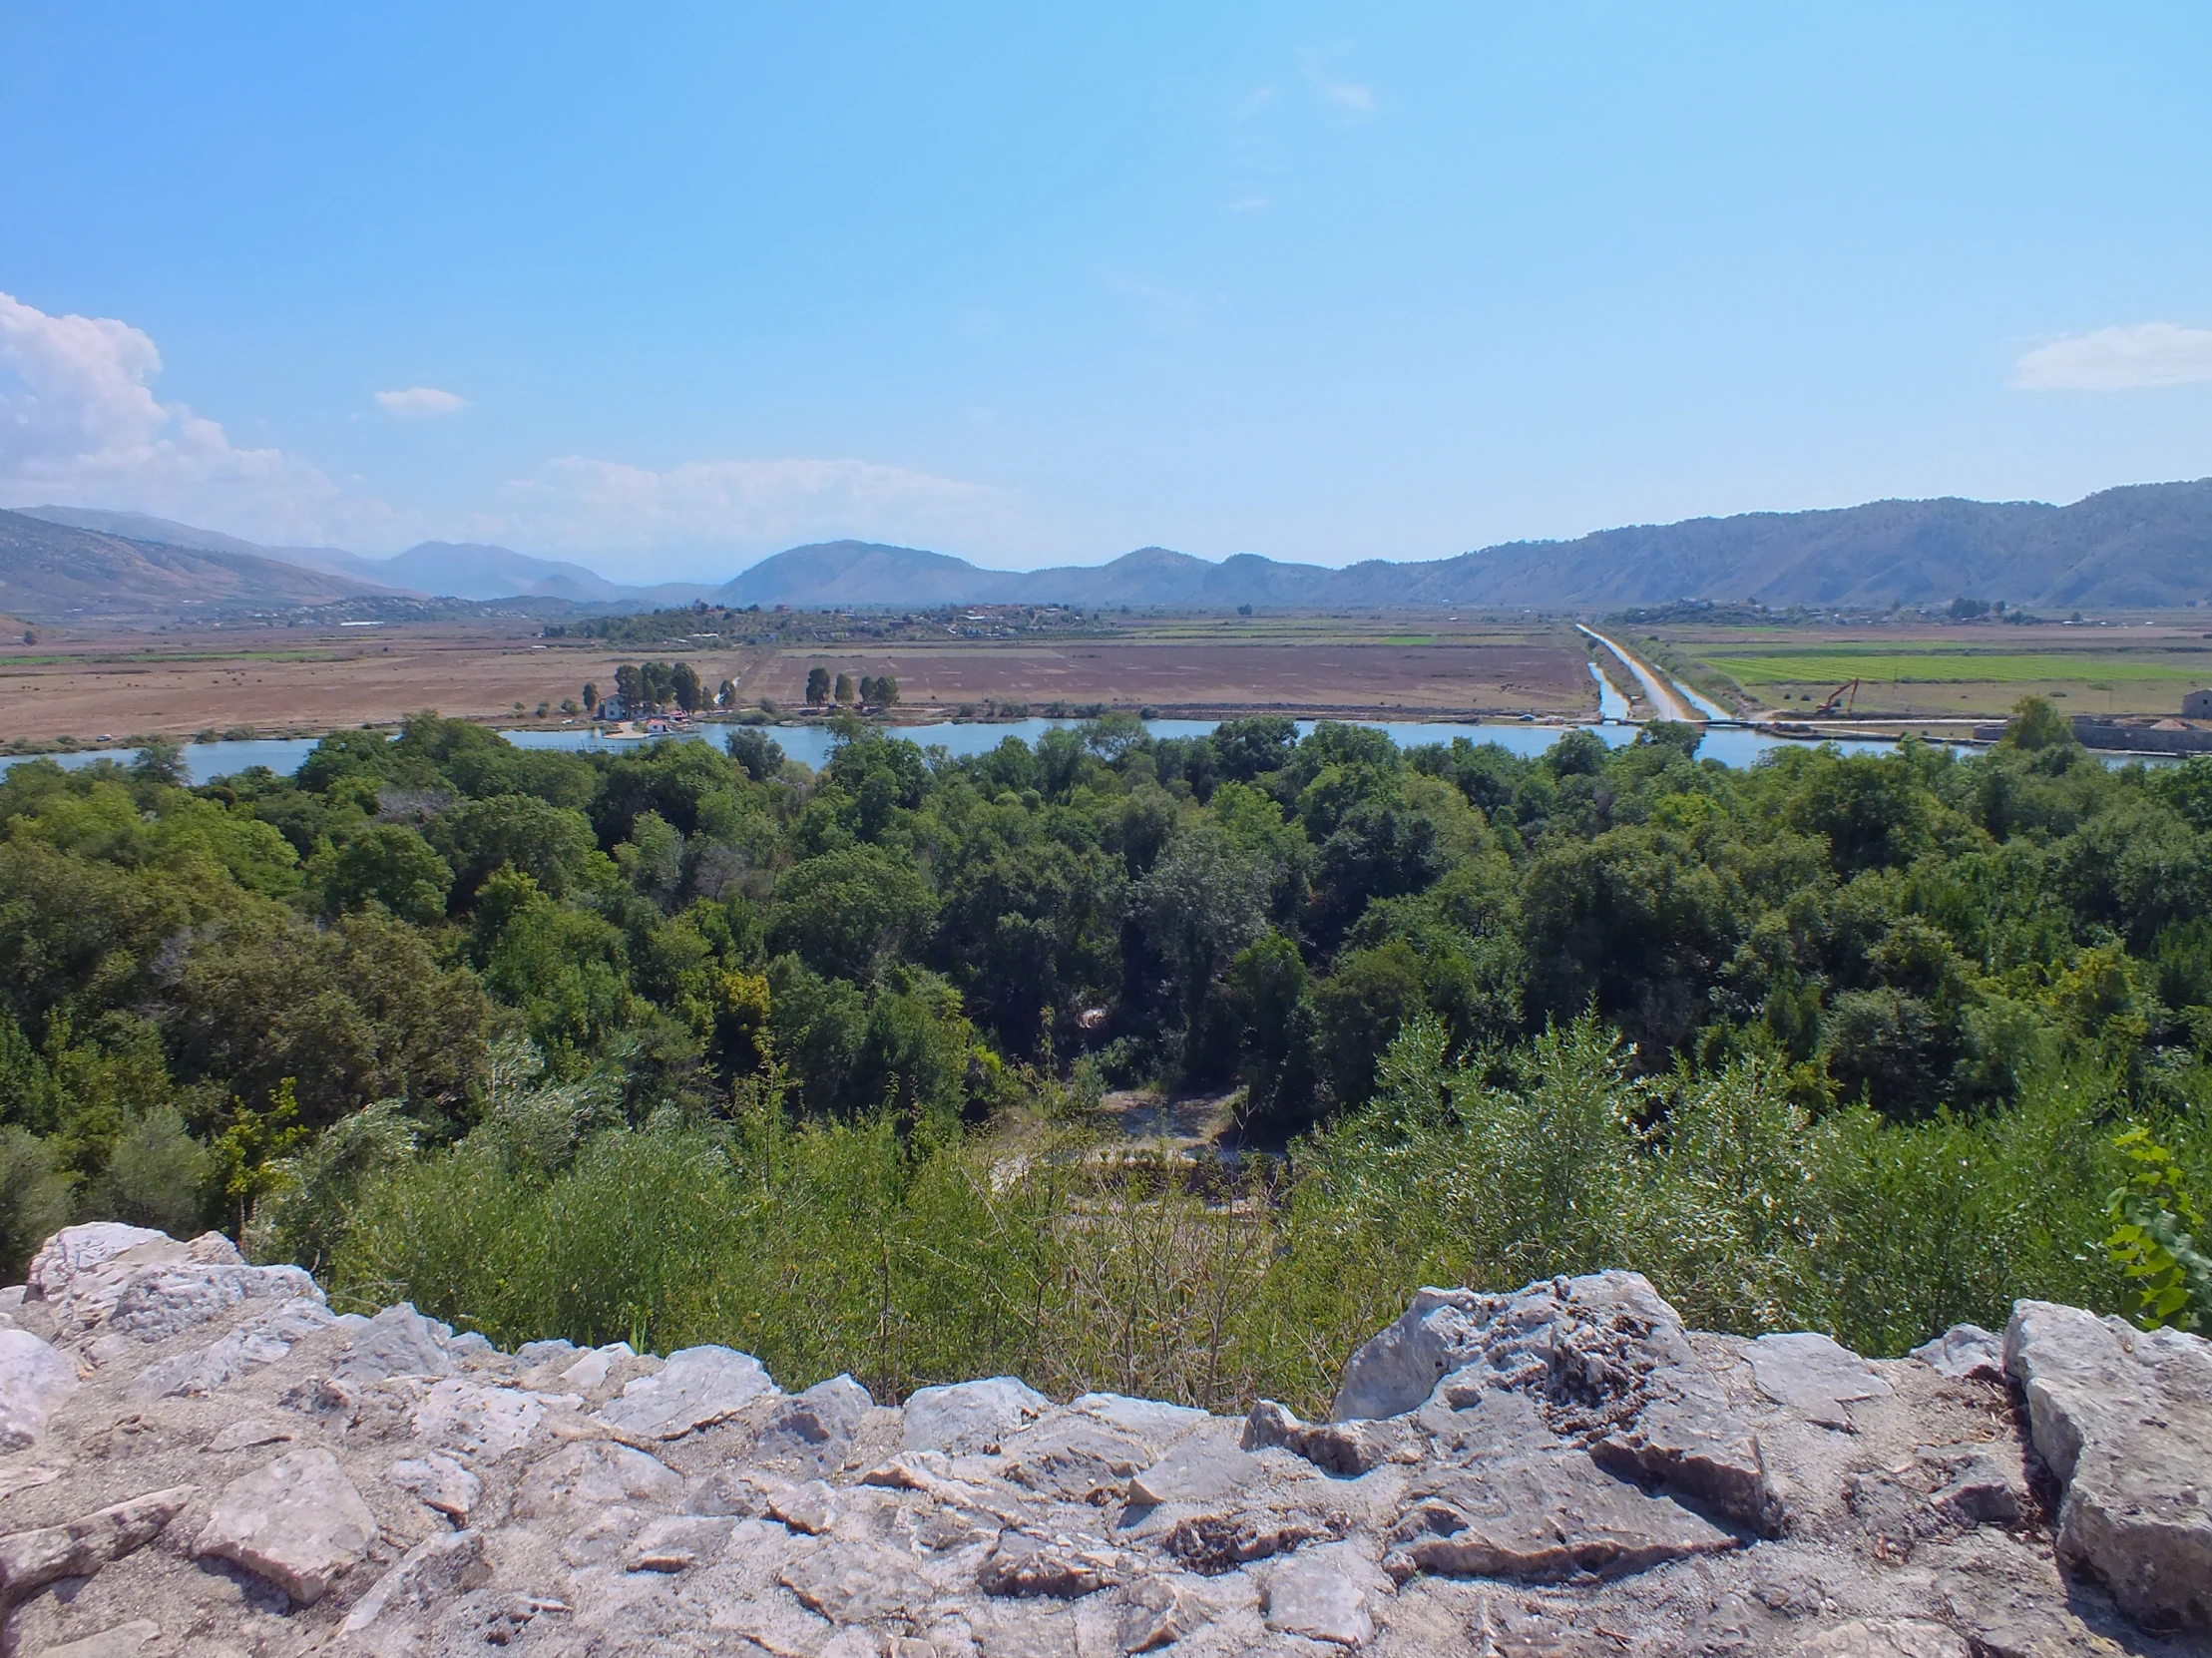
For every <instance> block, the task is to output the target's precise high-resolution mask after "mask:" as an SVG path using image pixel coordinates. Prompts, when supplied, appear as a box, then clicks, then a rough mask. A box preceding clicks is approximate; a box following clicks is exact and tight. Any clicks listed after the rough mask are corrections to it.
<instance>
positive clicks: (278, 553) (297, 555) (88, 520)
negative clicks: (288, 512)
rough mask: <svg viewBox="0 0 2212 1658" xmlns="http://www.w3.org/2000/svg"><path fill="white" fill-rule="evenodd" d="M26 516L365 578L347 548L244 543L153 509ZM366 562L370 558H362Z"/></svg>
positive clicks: (40, 511) (27, 511) (64, 510)
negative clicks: (353, 566)
mask: <svg viewBox="0 0 2212 1658" xmlns="http://www.w3.org/2000/svg"><path fill="white" fill-rule="evenodd" d="M16 511H17V512H19V513H21V514H22V515H23V516H24V517H25V518H43V519H45V520H46V521H47V523H49V524H67V525H70V526H71V527H73V528H75V529H79V530H97V531H99V532H100V533H101V534H103V535H109V536H121V537H123V538H124V539H125V540H126V541H150V542H155V543H158V544H160V545H162V546H165V547H192V548H197V549H199V550H200V551H201V552H203V553H243V554H245V555H246V556H247V557H249V558H255V559H275V560H277V561H278V562H279V563H281V564H288V565H305V566H306V567H307V568H308V569H310V570H327V571H332V572H335V573H336V574H338V575H340V576H355V577H358V578H359V579H360V580H363V581H373V580H374V578H373V577H362V576H360V573H359V572H358V571H353V570H349V569H347V566H348V565H349V564H352V563H355V562H357V561H356V560H355V558H354V555H353V554H351V553H348V552H346V551H345V549H344V548H342V547H264V546H262V545H261V544H260V543H258V542H250V541H240V540H239V539H238V538H237V537H236V536H226V535H224V534H223V533H222V532H221V530H202V529H200V528H198V527H197V526H195V525H191V524H179V523H178V522H177V521H176V520H175V519H173V518H156V517H155V516H154V515H153V514H151V513H118V512H110V511H109V510H108V509H106V508H104V507H18V508H17V509H16ZM359 562H365V561H359Z"/></svg>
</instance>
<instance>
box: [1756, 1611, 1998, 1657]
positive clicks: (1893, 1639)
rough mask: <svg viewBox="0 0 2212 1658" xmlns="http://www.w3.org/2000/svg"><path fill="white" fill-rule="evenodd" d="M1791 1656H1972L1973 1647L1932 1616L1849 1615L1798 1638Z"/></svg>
mask: <svg viewBox="0 0 2212 1658" xmlns="http://www.w3.org/2000/svg"><path fill="white" fill-rule="evenodd" d="M1795 1658H1973V1649H1972V1648H1970V1647H1969V1646H1968V1645H1967V1643H1966V1641H1965V1640H1964V1639H1962V1638H1961V1636H1960V1635H1959V1633H1958V1632H1957V1631H1956V1630H1954V1629H1951V1628H1948V1627H1946V1626H1945V1625H1943V1624H1940V1623H1937V1622H1935V1621H1934V1620H1933V1619H1929V1618H1853V1619H1851V1620H1850V1621H1849V1622H1846V1623H1840V1624H1838V1625H1836V1627H1835V1628H1833V1629H1825V1630H1822V1631H1821V1632H1820V1633H1819V1634H1817V1635H1813V1636H1810V1637H1809V1638H1807V1639H1806V1640H1805V1641H1803V1642H1801V1643H1800V1644H1799V1645H1798V1647H1797V1650H1796V1655H1795Z"/></svg>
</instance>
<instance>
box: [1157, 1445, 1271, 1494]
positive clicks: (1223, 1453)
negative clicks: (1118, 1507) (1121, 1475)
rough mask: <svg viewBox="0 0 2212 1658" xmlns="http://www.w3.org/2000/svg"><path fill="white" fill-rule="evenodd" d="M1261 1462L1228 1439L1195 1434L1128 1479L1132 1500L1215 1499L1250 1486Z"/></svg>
mask: <svg viewBox="0 0 2212 1658" xmlns="http://www.w3.org/2000/svg"><path fill="white" fill-rule="evenodd" d="M1259 1474H1260V1465H1259V1462H1258V1460H1257V1459H1256V1458H1254V1457H1253V1456H1252V1455H1251V1454H1250V1453H1249V1452H1248V1451H1241V1450H1239V1449H1238V1448H1237V1447H1236V1446H1234V1445H1231V1444H1230V1443H1229V1442H1227V1441H1226V1440H1211V1439H1206V1438H1203V1437H1200V1436H1196V1435H1193V1436H1192V1437H1191V1438H1189V1439H1186V1440H1183V1441H1182V1442H1180V1443H1179V1444H1177V1445H1176V1446H1175V1448H1174V1449H1173V1450H1172V1451H1168V1452H1167V1454H1166V1455H1164V1456H1162V1457H1161V1458H1160V1459H1159V1460H1158V1461H1156V1462H1154V1463H1153V1464H1152V1465H1151V1466H1150V1467H1148V1468H1146V1469H1145V1470H1144V1471H1143V1472H1142V1473H1140V1474H1138V1475H1137V1476H1136V1477H1135V1478H1133V1479H1131V1480H1130V1481H1129V1501H1130V1502H1131V1503H1136V1504H1156V1503H1161V1502H1212V1501H1214V1500H1215V1499H1217V1498H1219V1497H1224V1496H1228V1495H1230V1494H1231V1493H1233V1492H1236V1491H1240V1490H1242V1489H1244V1488H1245V1487H1246V1486H1248V1485H1250V1484H1251V1483H1252V1482H1253V1481H1254V1480H1255V1479H1257V1478H1258V1477H1259Z"/></svg>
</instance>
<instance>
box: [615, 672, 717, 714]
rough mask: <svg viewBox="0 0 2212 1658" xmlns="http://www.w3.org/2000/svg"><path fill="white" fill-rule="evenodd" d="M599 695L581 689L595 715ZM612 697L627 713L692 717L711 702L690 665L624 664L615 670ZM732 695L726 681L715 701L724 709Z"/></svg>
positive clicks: (696, 673)
mask: <svg viewBox="0 0 2212 1658" xmlns="http://www.w3.org/2000/svg"><path fill="white" fill-rule="evenodd" d="M598 692H599V687H598V686H597V685H595V684H589V683H587V684H586V685H585V687H584V701H585V705H586V707H588V708H590V709H591V710H593V711H594V712H597V711H598V708H599V698H598ZM615 694H616V695H617V696H619V697H621V698H622V702H623V711H624V712H625V713H626V714H649V713H664V712H666V711H667V710H668V709H670V708H681V709H682V710H683V711H684V712H685V713H687V714H694V713H697V712H698V711H699V710H700V709H701V708H704V707H706V706H708V703H709V700H710V699H709V697H708V694H707V690H706V686H705V684H704V683H702V682H701V680H700V679H699V675H698V669H697V668H695V667H693V666H692V665H691V664H690V663H689V662H624V663H623V664H622V665H621V666H620V667H618V668H616V669H615ZM734 694H735V688H734V687H733V686H732V685H731V684H730V682H729V681H728V680H726V679H725V680H723V681H722V687H721V690H720V692H718V693H716V697H715V700H719V701H722V702H723V704H724V705H725V706H726V703H727V700H728V699H729V698H731V697H733V696H734Z"/></svg>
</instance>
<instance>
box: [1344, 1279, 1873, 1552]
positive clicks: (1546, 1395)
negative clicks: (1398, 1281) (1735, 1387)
mask: <svg viewBox="0 0 2212 1658" xmlns="http://www.w3.org/2000/svg"><path fill="white" fill-rule="evenodd" d="M1838 1351H1839V1352H1840V1351H1841V1350H1840V1349H1839V1350H1838ZM1861 1368H1862V1369H1863V1366H1862V1367H1861ZM1424 1406H1430V1407H1431V1409H1430V1410H1429V1411H1428V1412H1427V1413H1425V1414H1424V1416H1423V1418H1422V1422H1423V1425H1424V1426H1425V1427H1427V1428H1429V1429H1430V1431H1431V1432H1439V1431H1441V1432H1443V1433H1444V1434H1445V1435H1446V1436H1447V1437H1450V1438H1454V1439H1457V1440H1459V1441H1461V1442H1462V1443H1464V1444H1467V1445H1468V1446H1470V1447H1471V1448H1472V1449H1476V1450H1481V1449H1485V1444H1484V1442H1485V1441H1486V1440H1489V1441H1492V1442H1493V1443H1494V1444H1495V1445H1499V1446H1503V1445H1523V1446H1527V1447H1528V1448H1529V1449H1532V1450H1536V1449H1547V1448H1551V1449H1555V1448H1560V1447H1572V1448H1574V1449H1577V1450H1582V1451H1588V1452H1589V1454H1590V1455H1591V1456H1593V1457H1594V1458H1596V1460H1597V1462H1598V1463H1599V1465H1601V1466H1603V1467H1605V1468H1607V1469H1609V1470H1611V1471H1614V1472H1617V1473H1620V1474H1622V1475H1623V1476H1626V1477H1632V1478H1635V1479H1638V1480H1644V1481H1658V1482H1661V1483H1664V1484H1666V1485H1668V1486H1670V1487H1672V1488H1673V1489H1675V1490H1677V1491H1679V1492H1680V1493H1681V1494H1682V1495H1684V1496H1686V1497H1689V1498H1691V1499H1692V1500H1695V1501H1698V1502H1702V1503H1704V1504H1706V1505H1707V1506H1709V1507H1711V1508H1713V1509H1714V1510H1716V1511H1717V1512H1719V1513H1720V1514H1722V1515H1724V1516H1726V1517H1727V1518H1729V1519H1733V1520H1735V1521H1737V1522H1739V1523H1741V1524H1743V1525H1746V1526H1748V1527H1750V1528H1751V1529H1753V1530H1755V1531H1758V1532H1761V1533H1763V1534H1769V1535H1771V1534H1772V1533H1773V1532H1775V1531H1776V1530H1777V1529H1778V1528H1779V1526H1780V1524H1781V1519H1782V1514H1781V1503H1780V1501H1779V1499H1778V1497H1777V1496H1776V1494H1775V1491H1774V1488H1773V1485H1772V1482H1771V1481H1770V1480H1769V1479H1768V1477H1767V1473H1766V1466H1765V1461H1764V1458H1763V1456H1762V1454H1761V1452H1760V1449H1759V1443H1758V1438H1757V1436H1756V1435H1755V1434H1754V1433H1753V1432H1752V1431H1751V1429H1750V1428H1749V1426H1748V1425H1746V1424H1745V1423H1743V1422H1742V1421H1741V1420H1740V1419H1739V1418H1738V1417H1737V1416H1736V1414H1735V1413H1734V1411H1733V1410H1732V1409H1731V1408H1730V1407H1729V1405H1728V1401H1727V1395H1726V1392H1725V1390H1724V1389H1723V1387H1722V1386H1721V1383H1720V1380H1719V1378H1717V1377H1716V1376H1714V1375H1713V1373H1712V1372H1711V1370H1709V1369H1708V1368H1707V1366H1706V1365H1705V1362H1704V1361H1703V1360H1702V1359H1700V1358H1699V1357H1698V1356H1697V1354H1696V1352H1695V1351H1694V1350H1693V1349H1692V1348H1691V1347H1690V1344H1689V1337H1688V1333H1687V1332H1686V1331H1685V1330H1684V1329H1683V1327H1682V1320H1681V1317H1680V1315H1679V1314H1677V1313H1676V1312H1675V1311H1674V1309H1673V1308H1672V1307H1670V1306H1669V1305H1667V1303H1666V1302H1665V1301H1664V1300H1663V1299H1662V1298H1661V1297H1660V1296H1659V1294H1658V1292H1656V1291H1655V1290H1653V1289H1652V1288H1651V1285H1650V1284H1649V1282H1647V1281H1646V1280H1645V1279H1644V1277H1643V1276H1642V1274H1640V1273H1633V1272H1601V1273H1592V1274H1589V1275H1587V1276H1585V1277H1580V1278H1554V1279H1551V1280H1549V1281H1548V1282H1543V1283H1537V1284H1532V1285H1530V1286H1529V1287H1528V1288H1527V1289H1525V1290H1521V1291H1519V1292H1518V1293H1516V1294H1513V1295H1479V1294H1477V1293H1475V1292H1474V1291H1471V1290H1437V1289H1425V1290H1421V1291H1419V1292H1418V1293H1416V1295H1415V1296H1414V1300H1413V1305H1412V1306H1411V1307H1409V1308H1408V1309H1407V1310H1406V1312H1405V1313H1404V1315H1403V1316H1401V1317H1400V1318H1399V1319H1398V1320H1397V1321H1396V1322H1395V1323H1394V1324H1392V1325H1391V1326H1390V1327H1389V1328H1388V1329H1386V1330H1384V1331H1383V1332H1382V1333H1381V1334H1379V1335H1377V1336H1376V1337H1375V1338H1374V1339H1373V1340H1371V1341H1369V1342H1368V1343H1367V1344H1366V1345H1365V1346H1363V1347H1362V1348H1361V1349H1360V1350H1359V1351H1358V1352H1357V1353H1355V1354H1353V1356H1352V1358H1351V1361H1350V1362H1349V1363H1348V1364H1347V1365H1346V1366H1345V1371H1344V1382H1343V1385H1342V1386H1341V1387H1340V1388H1339V1389H1338V1392H1337V1398H1336V1406H1335V1411H1334V1418H1335V1421H1336V1422H1338V1423H1339V1424H1344V1423H1351V1422H1357V1421H1362V1420H1369V1419H1381V1418H1391V1417H1397V1416H1401V1415H1404V1414H1406V1413H1409V1412H1414V1411H1419V1410H1421V1409H1422V1407H1424ZM1436 1407H1443V1408H1445V1409H1447V1410H1449V1411H1450V1412H1452V1413H1453V1414H1454V1415H1456V1416H1458V1417H1460V1418H1462V1419H1464V1426H1463V1427H1461V1428H1458V1429H1454V1428H1452V1427H1450V1426H1449V1425H1447V1424H1444V1423H1441V1422H1439V1421H1438V1413H1437V1411H1436V1409H1435V1408H1436ZM1471 1413H1472V1415H1471ZM1540 1428H1541V1434H1540V1433H1539V1430H1540ZM1547 1440H1548V1447H1547V1445H1546V1441H1547Z"/></svg>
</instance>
